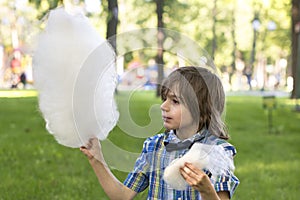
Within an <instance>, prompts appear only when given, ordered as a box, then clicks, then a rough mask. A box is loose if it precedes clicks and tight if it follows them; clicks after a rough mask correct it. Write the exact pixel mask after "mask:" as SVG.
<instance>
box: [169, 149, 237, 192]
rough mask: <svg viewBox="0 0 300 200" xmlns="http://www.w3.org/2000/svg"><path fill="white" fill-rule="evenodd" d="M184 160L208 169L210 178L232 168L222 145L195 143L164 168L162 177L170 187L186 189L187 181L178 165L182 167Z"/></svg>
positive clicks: (230, 160)
mask: <svg viewBox="0 0 300 200" xmlns="http://www.w3.org/2000/svg"><path fill="white" fill-rule="evenodd" d="M186 162H188V163H192V164H193V165H195V166H196V167H197V168H198V169H207V170H209V171H210V172H211V174H212V179H214V178H215V177H216V176H218V175H222V174H225V173H226V172H228V171H233V170H234V164H233V161H232V159H231V158H230V156H229V155H228V154H227V153H226V151H225V150H224V148H223V147H221V146H219V145H208V144H202V143H195V144H194V145H193V146H192V147H191V149H190V150H189V151H188V152H187V153H186V154H185V155H184V156H182V157H181V158H178V159H175V160H173V161H172V162H171V163H170V165H169V166H168V167H167V168H166V169H165V172H164V176H163V179H164V180H165V181H166V182H167V184H168V185H169V186H170V187H171V188H173V189H176V190H184V189H186V187H187V182H186V181H185V180H184V178H183V177H182V176H181V174H180V167H183V166H184V163H186Z"/></svg>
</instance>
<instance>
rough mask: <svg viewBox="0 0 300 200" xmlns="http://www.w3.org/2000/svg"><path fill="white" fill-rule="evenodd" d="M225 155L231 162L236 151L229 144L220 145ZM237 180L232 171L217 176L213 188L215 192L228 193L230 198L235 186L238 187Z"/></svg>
mask: <svg viewBox="0 0 300 200" xmlns="http://www.w3.org/2000/svg"><path fill="white" fill-rule="evenodd" d="M221 145H222V146H223V147H224V149H225V151H226V153H227V154H228V155H229V156H230V159H232V160H233V158H234V156H235V155H236V153H237V151H236V149H235V147H234V146H232V145H231V144H229V143H223V144H221ZM239 183H240V181H239V179H238V178H237V177H236V176H235V175H234V173H233V171H228V172H227V173H226V174H223V175H219V176H218V177H217V179H216V181H215V184H214V187H215V190H216V192H221V191H228V192H229V196H230V198H231V197H232V196H233V193H234V192H235V190H236V188H237V186H238V185H239Z"/></svg>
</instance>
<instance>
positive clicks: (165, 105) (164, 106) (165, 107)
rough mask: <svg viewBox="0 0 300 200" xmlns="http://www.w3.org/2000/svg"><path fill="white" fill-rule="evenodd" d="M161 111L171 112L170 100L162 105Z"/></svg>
mask: <svg viewBox="0 0 300 200" xmlns="http://www.w3.org/2000/svg"><path fill="white" fill-rule="evenodd" d="M160 109H161V110H162V111H168V110H169V106H168V100H165V101H164V102H163V103H162V104H161V105H160Z"/></svg>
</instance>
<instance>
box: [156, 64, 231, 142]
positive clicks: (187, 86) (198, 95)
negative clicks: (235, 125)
mask: <svg viewBox="0 0 300 200" xmlns="http://www.w3.org/2000/svg"><path fill="white" fill-rule="evenodd" d="M174 87H175V88H174ZM171 89H175V90H176V92H178V94H179V95H180V96H179V97H178V98H180V99H182V100H183V103H184V104H185V105H186V106H187V108H188V109H189V110H190V112H191V114H192V117H193V118H194V119H195V120H197V121H199V125H198V131H200V130H201V129H203V128H207V129H208V130H209V131H210V132H211V134H214V135H216V136H217V137H219V138H223V139H228V138H229V135H228V134H227V132H226V127H225V124H224V122H223V120H222V113H223V111H224V106H225V93H224V89H223V85H222V82H221V80H220V79H219V77H218V76H217V75H216V74H215V73H212V72H211V71H209V70H208V69H205V68H202V67H194V66H187V67H180V68H178V69H177V70H175V71H173V72H172V73H171V74H170V75H169V76H168V77H167V78H166V79H165V80H164V82H163V84H162V87H161V98H162V99H166V96H167V95H168V93H169V92H170V90H171Z"/></svg>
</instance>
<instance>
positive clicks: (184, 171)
mask: <svg viewBox="0 0 300 200" xmlns="http://www.w3.org/2000/svg"><path fill="white" fill-rule="evenodd" d="M180 172H181V175H182V176H183V178H184V179H185V180H186V182H187V183H188V184H189V185H191V186H192V187H198V186H200V185H202V184H207V183H209V178H208V177H207V175H206V174H205V173H204V172H203V171H202V170H201V169H198V168H197V167H195V166H194V165H192V164H190V163H185V165H184V166H183V167H181V168H180Z"/></svg>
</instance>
